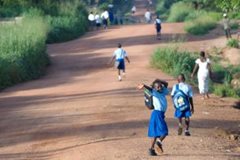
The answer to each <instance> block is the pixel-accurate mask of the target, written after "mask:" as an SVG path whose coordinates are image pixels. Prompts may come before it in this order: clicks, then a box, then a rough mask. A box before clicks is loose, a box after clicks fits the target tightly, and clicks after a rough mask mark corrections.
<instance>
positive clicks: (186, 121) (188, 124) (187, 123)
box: [185, 118, 190, 131]
mask: <svg viewBox="0 0 240 160" xmlns="http://www.w3.org/2000/svg"><path fill="white" fill-rule="evenodd" d="M185 124H186V130H187V131H188V130H189V126H190V118H185Z"/></svg>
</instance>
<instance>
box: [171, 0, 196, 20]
mask: <svg viewBox="0 0 240 160" xmlns="http://www.w3.org/2000/svg"><path fill="white" fill-rule="evenodd" d="M193 11H194V8H193V7H192V6H191V5H190V4H188V3H184V2H178V3H175V4H173V5H172V7H171V9H170V15H169V17H168V20H167V21H168V22H184V21H185V19H186V17H187V16H188V15H189V14H190V13H192V12H193Z"/></svg>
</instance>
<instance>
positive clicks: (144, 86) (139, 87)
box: [137, 83, 152, 90]
mask: <svg viewBox="0 0 240 160" xmlns="http://www.w3.org/2000/svg"><path fill="white" fill-rule="evenodd" d="M143 88H146V89H148V90H151V89H152V88H151V87H150V86H148V85H145V84H143V83H142V84H139V85H138V86H137V89H143Z"/></svg>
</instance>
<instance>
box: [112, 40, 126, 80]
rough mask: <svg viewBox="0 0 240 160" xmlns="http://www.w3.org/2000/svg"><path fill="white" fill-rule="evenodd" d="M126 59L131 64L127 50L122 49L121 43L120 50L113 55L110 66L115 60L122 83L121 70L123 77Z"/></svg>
mask: <svg viewBox="0 0 240 160" xmlns="http://www.w3.org/2000/svg"><path fill="white" fill-rule="evenodd" d="M124 59H126V60H127V61H128V63H130V60H129V58H128V56H127V52H126V51H125V50H123V49H122V45H121V44H120V43H119V44H118V49H116V50H115V51H114V53H113V56H112V59H111V61H110V64H112V63H113V61H114V60H115V64H114V65H115V67H116V68H117V69H118V80H119V81H121V80H122V77H121V70H122V73H123V75H125V62H124Z"/></svg>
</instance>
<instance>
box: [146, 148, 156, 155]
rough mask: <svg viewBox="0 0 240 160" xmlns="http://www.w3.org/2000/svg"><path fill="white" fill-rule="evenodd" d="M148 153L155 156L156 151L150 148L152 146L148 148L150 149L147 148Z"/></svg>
mask: <svg viewBox="0 0 240 160" xmlns="http://www.w3.org/2000/svg"><path fill="white" fill-rule="evenodd" d="M148 153H149V155H150V156H157V153H156V152H155V150H154V149H152V148H150V149H149V150H148Z"/></svg>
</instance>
